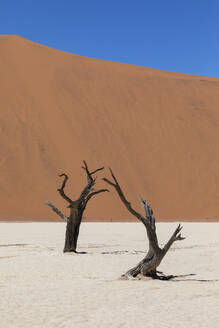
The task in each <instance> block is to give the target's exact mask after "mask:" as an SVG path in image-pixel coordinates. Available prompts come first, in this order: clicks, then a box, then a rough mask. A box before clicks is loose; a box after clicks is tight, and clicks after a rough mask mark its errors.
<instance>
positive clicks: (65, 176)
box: [57, 173, 73, 205]
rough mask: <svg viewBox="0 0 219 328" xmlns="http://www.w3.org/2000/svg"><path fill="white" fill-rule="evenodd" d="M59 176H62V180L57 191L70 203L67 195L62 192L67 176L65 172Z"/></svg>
mask: <svg viewBox="0 0 219 328" xmlns="http://www.w3.org/2000/svg"><path fill="white" fill-rule="evenodd" d="M59 176H60V177H63V176H64V180H63V182H62V186H61V188H60V189H57V191H58V192H59V193H60V195H61V196H62V198H64V199H65V200H66V201H67V202H68V203H69V204H70V205H72V203H73V201H72V200H71V199H70V198H69V197H68V196H66V194H65V192H64V188H65V185H66V182H67V180H68V176H67V174H65V173H62V174H60V175H59Z"/></svg>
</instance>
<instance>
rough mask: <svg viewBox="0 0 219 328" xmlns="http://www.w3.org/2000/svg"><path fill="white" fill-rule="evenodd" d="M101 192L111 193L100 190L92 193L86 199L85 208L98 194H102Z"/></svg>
mask: <svg viewBox="0 0 219 328" xmlns="http://www.w3.org/2000/svg"><path fill="white" fill-rule="evenodd" d="M101 192H109V190H108V189H100V190H97V191H94V192H92V193H90V194H89V195H88V196H87V198H86V199H85V206H86V205H87V203H88V201H89V200H90V199H91V198H92V197H93V196H95V195H97V194H100V193H101Z"/></svg>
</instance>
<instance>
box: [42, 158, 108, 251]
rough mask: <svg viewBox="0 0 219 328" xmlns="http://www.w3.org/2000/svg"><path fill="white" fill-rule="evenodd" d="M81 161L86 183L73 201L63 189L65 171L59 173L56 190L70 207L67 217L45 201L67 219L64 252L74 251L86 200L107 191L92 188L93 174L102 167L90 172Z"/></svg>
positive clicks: (65, 177) (65, 180)
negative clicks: (59, 186) (58, 183)
mask: <svg viewBox="0 0 219 328" xmlns="http://www.w3.org/2000/svg"><path fill="white" fill-rule="evenodd" d="M83 163H84V166H82V168H83V169H84V170H85V172H86V174H87V185H86V186H85V188H84V189H83V190H82V192H81V194H80V196H79V198H78V199H76V200H74V201H73V200H71V199H70V198H69V197H68V196H67V195H66V194H65V191H64V189H65V186H66V182H67V180H68V176H67V174H65V173H62V174H60V175H59V176H60V177H64V180H63V182H62V186H61V188H59V189H58V192H59V193H60V195H61V197H62V198H64V199H65V200H66V201H67V202H68V204H69V205H68V208H69V209H70V215H69V217H67V216H65V215H64V214H62V213H61V211H59V210H58V209H57V208H56V207H55V206H54V205H53V204H52V203H51V202H49V201H48V200H47V201H46V203H47V205H49V206H50V207H51V208H52V209H53V211H55V212H56V213H57V214H58V215H59V216H60V217H61V218H63V219H65V220H66V221H67V225H66V234H65V246H64V250H63V251H64V252H74V253H76V248H77V241H78V235H79V229H80V225H81V221H82V216H83V213H84V210H85V208H86V206H87V203H88V201H89V200H90V199H91V198H92V197H94V196H95V195H97V194H99V193H101V192H105V191H108V190H107V189H100V190H94V188H93V186H94V185H95V181H96V178H93V175H94V174H95V173H96V172H98V171H101V170H103V167H101V168H98V169H96V170H94V171H92V172H90V171H89V170H88V166H87V163H86V162H85V161H83Z"/></svg>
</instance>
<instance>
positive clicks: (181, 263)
mask: <svg viewBox="0 0 219 328" xmlns="http://www.w3.org/2000/svg"><path fill="white" fill-rule="evenodd" d="M176 226H177V223H158V224H157V232H158V236H159V240H160V244H161V245H162V244H163V243H164V242H165V241H166V240H167V239H168V238H169V236H170V234H171V233H172V231H173V230H174V229H175V227H176ZM183 226H184V228H183V235H184V236H186V239H185V240H183V241H179V242H176V243H175V244H174V245H173V247H172V249H171V250H170V251H169V253H168V254H167V255H166V257H165V258H164V260H163V262H162V263H161V265H160V267H159V268H160V270H161V271H163V272H164V273H165V274H174V275H179V277H178V278H175V280H173V281H157V280H145V281H142V280H141V281H140V280H128V281H127V280H119V277H120V276H121V274H122V273H125V271H126V270H128V269H129V268H131V267H132V266H133V265H135V264H137V262H138V261H139V260H141V259H142V258H143V256H144V253H145V251H146V248H147V241H146V232H145V229H144V227H143V225H142V224H141V223H82V226H81V233H80V236H79V245H78V251H85V252H87V254H70V255H69V254H63V253H62V248H63V244H64V234H65V223H61V222H60V223H54V222H53V223H45V222H44V223H6V222H5V223H0V294H1V302H0V316H1V320H0V321H1V324H0V325H1V327H3V328H18V327H20V328H30V327H31V328H36V327H40V328H67V327H68V328H69V327H74V328H81V327H83V328H86V327H92V328H93V327H101V328H103V327H107V328H108V327H111V328H114V327H116V328H117V327H118V328H120V327H126V328H127V327H133V326H134V327H135V328H136V327H139V328H140V327H141V328H142V327H147V328H150V327H155V328H157V327H159V328H161V327H168V328H172V327H177V328H181V327H183V328H187V327H197V328H200V327H203V328H206V327H211V328H216V327H218V325H219V311H218V304H219V275H218V273H219V261H218V254H219V223H184V224H183Z"/></svg>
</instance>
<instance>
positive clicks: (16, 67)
mask: <svg viewBox="0 0 219 328" xmlns="http://www.w3.org/2000/svg"><path fill="white" fill-rule="evenodd" d="M0 104H1V111H0V152H1V154H0V172H1V175H0V199H1V207H0V216H1V218H6V217H10V218H12V217H16V218H18V217H20V218H24V219H25V218H28V217H32V218H36V219H43V218H54V217H55V215H53V213H52V212H51V211H50V209H49V208H47V207H46V206H45V205H44V199H45V198H49V199H50V200H51V201H53V202H54V203H55V204H56V205H57V206H58V207H60V209H62V210H63V211H64V212H65V213H66V214H67V213H68V212H67V209H66V204H65V203H64V201H62V200H61V199H60V197H59V195H58V194H57V191H56V190H57V187H58V186H59V183H60V180H59V178H58V176H57V174H58V173H61V172H62V171H65V172H66V173H68V174H69V176H70V178H71V180H70V181H69V185H68V189H67V191H68V194H69V195H70V196H71V197H72V198H74V197H77V196H78V194H79V193H80V191H81V188H82V186H83V185H84V183H85V182H86V180H85V177H84V173H83V171H82V170H81V168H80V167H81V162H82V160H83V159H86V160H87V162H88V164H89V165H90V167H91V168H95V167H97V166H102V165H104V166H106V167H107V166H111V167H112V168H113V169H114V172H115V174H116V175H117V176H118V177H119V180H120V182H121V185H122V186H123V188H124V191H125V192H126V194H127V196H128V198H129V199H130V200H131V201H132V202H133V204H134V205H135V206H138V200H137V198H138V196H139V195H142V196H144V197H146V198H147V199H148V200H149V201H150V202H151V204H152V206H153V207H154V209H155V214H157V216H158V217H159V218H160V219H163V218H176V219H181V218H206V217H219V201H218V199H219V109H218V104H219V80H218V79H214V78H206V77H197V76H190V75H186V74H179V73H172V72H165V71H159V70H154V69H149V68H144V67H138V66H133V65H127V64H120V63H113V62H107V61H101V60H95V59H90V58H86V57H81V56H77V55H72V54H69V53H65V52H61V51H58V50H54V49H51V48H48V47H45V46H41V45H39V44H36V43H34V42H31V41H28V40H26V39H24V38H21V37H17V36H1V37H0ZM105 174H107V175H108V172H107V171H106V173H105ZM99 178H101V174H100V175H99ZM99 181H101V180H100V179H99ZM102 185H103V182H100V183H99V186H102ZM86 216H87V218H98V219H115V218H117V219H123V218H129V217H130V216H129V214H128V213H127V212H126V210H125V209H124V208H123V207H122V205H121V204H120V202H119V200H118V199H117V196H116V195H115V193H114V192H113V191H112V192H111V193H108V194H104V195H99V196H98V199H97V198H96V199H95V200H92V201H91V203H90V205H89V208H88V210H87V212H86Z"/></svg>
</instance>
